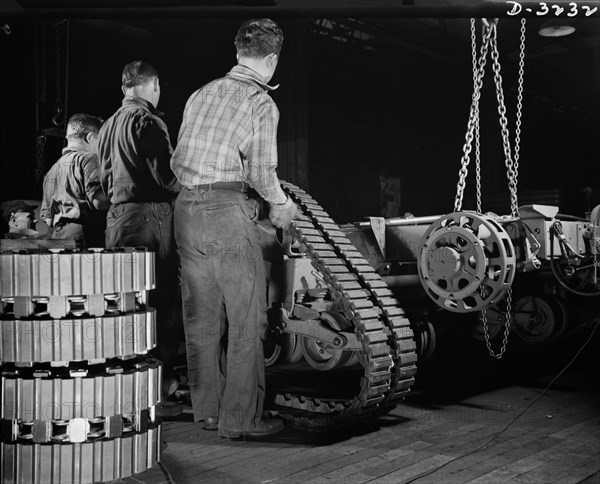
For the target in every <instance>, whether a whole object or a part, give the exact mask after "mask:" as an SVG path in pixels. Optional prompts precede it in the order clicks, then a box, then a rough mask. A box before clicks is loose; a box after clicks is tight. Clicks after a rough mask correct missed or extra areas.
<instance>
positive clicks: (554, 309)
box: [514, 295, 568, 343]
mask: <svg viewBox="0 0 600 484" xmlns="http://www.w3.org/2000/svg"><path fill="white" fill-rule="evenodd" d="M567 323H568V314H567V309H566V307H565V304H564V302H563V300H562V299H561V298H559V297H556V296H554V295H544V296H525V297H522V298H520V299H518V300H517V302H516V303H515V315H514V331H515V334H516V335H517V336H518V337H519V338H521V339H522V340H523V341H526V342H528V343H540V342H542V341H546V340H549V339H554V338H556V337H558V336H560V335H561V334H562V333H563V332H564V330H565V328H566V327H567Z"/></svg>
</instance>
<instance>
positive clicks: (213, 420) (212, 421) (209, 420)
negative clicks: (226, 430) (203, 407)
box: [202, 417, 219, 430]
mask: <svg viewBox="0 0 600 484" xmlns="http://www.w3.org/2000/svg"><path fill="white" fill-rule="evenodd" d="M202 428H203V429H204V430H217V429H218V428H219V417H206V418H205V419H204V425H203V426H202Z"/></svg>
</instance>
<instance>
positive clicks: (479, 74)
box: [454, 18, 526, 217]
mask: <svg viewBox="0 0 600 484" xmlns="http://www.w3.org/2000/svg"><path fill="white" fill-rule="evenodd" d="M525 26H526V19H524V18H523V19H521V36H520V52H519V79H518V91H517V115H516V123H515V124H516V127H515V147H514V156H513V153H512V149H511V145H510V135H509V131H508V121H507V118H506V106H505V102H504V92H503V89H502V75H501V73H500V60H499V53H498V45H497V24H496V22H484V25H483V33H482V45H481V56H480V58H479V59H478V60H477V59H476V51H477V47H476V29H475V19H471V47H472V62H473V97H472V101H471V111H470V114H469V122H468V125H467V134H466V135H465V138H466V141H465V144H464V145H463V157H462V160H461V169H460V172H459V181H458V185H457V190H456V198H455V202H454V210H455V211H459V210H460V209H461V207H462V200H463V196H464V190H465V185H466V177H467V173H468V165H469V162H470V152H471V149H472V148H471V146H472V142H473V140H475V159H476V161H475V172H476V195H477V211H478V212H479V213H481V211H482V202H481V153H480V136H479V133H480V124H479V100H480V98H481V87H482V85H483V76H484V69H485V62H486V57H487V51H488V49H490V51H491V57H492V67H493V71H494V81H495V85H496V97H497V100H498V113H499V114H500V127H501V133H502V141H503V148H504V155H505V163H506V167H507V178H508V185H509V191H510V202H511V214H512V216H513V217H517V216H518V198H517V181H518V167H519V149H520V142H521V117H522V105H523V74H524V65H525V31H526V29H525Z"/></svg>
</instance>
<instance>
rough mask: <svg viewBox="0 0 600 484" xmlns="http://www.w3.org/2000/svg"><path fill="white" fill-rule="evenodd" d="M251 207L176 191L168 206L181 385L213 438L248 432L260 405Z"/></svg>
mask: <svg viewBox="0 0 600 484" xmlns="http://www.w3.org/2000/svg"><path fill="white" fill-rule="evenodd" d="M257 215H258V203H257V201H256V200H254V199H252V198H249V197H248V195H246V194H245V193H242V192H241V191H235V190H223V189H216V190H202V189H199V188H197V187H191V188H190V187H186V188H184V189H183V190H182V191H181V193H180V194H179V197H178V198H177V203H176V205H175V238H176V240H177V245H178V247H179V253H180V256H181V276H182V287H181V292H182V301H183V318H184V329H185V338H186V351H187V361H188V380H189V384H190V391H191V397H192V406H193V410H194V419H195V420H197V421H198V420H204V419H206V418H207V417H218V418H219V435H221V436H225V437H227V436H230V435H233V434H236V433H238V432H244V431H248V430H251V429H253V428H255V427H256V426H257V425H258V424H259V423H260V421H261V419H262V412H263V405H264V399H265V360H264V352H263V341H264V335H265V331H266V329H267V315H266V286H265V267H264V263H263V258H262V252H261V246H260V240H259V233H258V227H257V225H256V218H257Z"/></svg>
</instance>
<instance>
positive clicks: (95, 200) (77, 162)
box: [40, 113, 110, 247]
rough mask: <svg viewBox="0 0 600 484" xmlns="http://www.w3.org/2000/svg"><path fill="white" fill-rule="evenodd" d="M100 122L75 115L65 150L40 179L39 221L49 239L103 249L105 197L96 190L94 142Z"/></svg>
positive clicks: (99, 189)
mask: <svg viewBox="0 0 600 484" xmlns="http://www.w3.org/2000/svg"><path fill="white" fill-rule="evenodd" d="M101 126H102V120H101V119H100V118H98V117H96V116H91V115H89V114H83V113H78V114H74V115H73V116H71V118H70V119H69V122H68V124H67V147H66V148H64V149H63V150H62V156H61V157H60V159H59V160H58V161H57V162H56V163H55V164H54V165H53V166H52V168H50V170H49V171H48V173H47V174H46V176H45V177H44V188H43V192H44V194H43V195H44V196H43V200H42V208H41V211H40V214H41V218H42V219H43V220H44V221H45V222H46V225H48V227H50V228H52V229H53V232H52V238H53V239H74V240H76V241H78V242H80V243H81V244H82V245H84V246H86V247H102V246H104V226H105V219H106V210H107V209H108V207H109V206H110V202H109V201H108V197H107V196H106V195H105V194H104V192H102V189H101V188H100V174H99V171H100V170H99V168H100V167H99V166H98V157H97V156H96V143H97V139H98V131H99V130H100V127H101Z"/></svg>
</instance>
